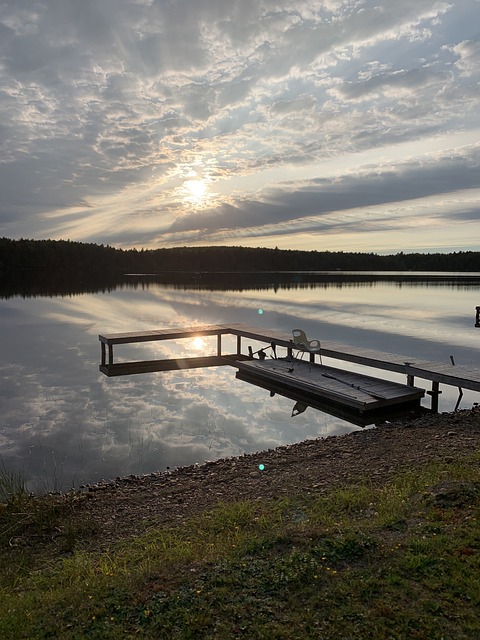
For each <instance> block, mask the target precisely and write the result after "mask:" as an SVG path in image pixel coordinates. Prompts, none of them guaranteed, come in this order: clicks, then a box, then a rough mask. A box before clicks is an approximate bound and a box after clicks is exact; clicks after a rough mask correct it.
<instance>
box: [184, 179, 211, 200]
mask: <svg viewBox="0 0 480 640" xmlns="http://www.w3.org/2000/svg"><path fill="white" fill-rule="evenodd" d="M184 186H185V189H186V192H187V198H188V199H189V200H191V201H193V202H201V201H202V199H203V197H204V196H205V193H206V191H207V185H206V184H205V182H204V181H203V180H187V182H185V184H184Z"/></svg>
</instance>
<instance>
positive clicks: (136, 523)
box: [75, 407, 480, 546]
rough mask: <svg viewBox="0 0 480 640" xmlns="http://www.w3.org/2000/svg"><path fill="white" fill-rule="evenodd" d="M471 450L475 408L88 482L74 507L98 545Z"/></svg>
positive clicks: (381, 477) (479, 413) (479, 429)
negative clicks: (239, 504)
mask: <svg viewBox="0 0 480 640" xmlns="http://www.w3.org/2000/svg"><path fill="white" fill-rule="evenodd" d="M476 451H480V407H474V408H473V409H471V410H463V411H458V412H455V413H443V414H428V415H425V416H423V417H421V418H418V419H416V420H411V421H406V422H395V423H382V424H380V425H378V426H376V427H374V428H371V429H367V430H363V431H354V432H351V433H349V434H346V435H342V436H330V437H328V438H319V439H316V440H306V441H304V442H301V443H298V444H292V445H287V446H281V447H278V448H277V449H274V450H269V451H263V452H260V453H255V454H248V455H244V456H240V457H238V458H228V459H221V460H217V461H215V462H208V463H205V464H202V465H192V466H188V467H181V468H178V469H175V470H174V471H168V472H162V473H152V474H149V475H146V476H140V477H138V476H128V477H125V478H117V479H116V480H114V481H111V482H108V483H103V484H100V485H95V486H93V487H90V488H89V489H88V491H87V492H86V493H83V494H82V495H80V496H79V500H78V501H76V507H75V510H76V511H77V515H81V516H82V517H85V518H87V517H88V519H89V521H90V522H92V524H93V525H94V526H93V528H94V530H95V531H96V534H95V536H94V537H95V539H96V541H97V543H98V544H100V541H101V544H100V546H104V545H108V544H110V543H112V542H115V541H117V540H121V539H124V538H128V537H130V536H134V535H137V534H140V533H144V532H145V531H147V530H148V529H150V528H155V527H159V526H161V525H162V524H167V523H168V524H172V523H181V522H182V521H183V520H184V519H186V518H188V517H190V516H192V515H195V514H198V513H201V512H202V511H205V510H206V509H209V508H212V507H214V506H215V505H216V504H217V503H218V502H231V501H237V500H242V499H248V500H265V499H271V498H280V497H282V496H290V497H291V496H295V495H305V494H320V493H322V492H325V491H327V490H328V489H330V488H332V487H334V486H339V485H344V484H347V483H350V482H355V481H359V480H361V479H368V480H369V481H371V482H374V483H383V482H384V481H385V480H387V479H388V478H389V477H390V476H392V475H393V474H395V473H396V472H397V471H399V470H401V469H407V468H415V467H416V466H418V465H423V464H424V463H426V462H429V461H443V462H446V463H449V462H453V461H455V460H458V459H460V458H462V457H464V456H466V455H469V454H472V453H475V452H476ZM260 467H261V468H260ZM92 542H93V540H92Z"/></svg>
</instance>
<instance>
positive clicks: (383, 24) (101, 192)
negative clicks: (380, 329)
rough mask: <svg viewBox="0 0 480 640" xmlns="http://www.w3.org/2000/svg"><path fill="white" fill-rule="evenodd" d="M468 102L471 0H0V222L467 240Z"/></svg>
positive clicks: (52, 228) (46, 231) (472, 55)
mask: <svg viewBox="0 0 480 640" xmlns="http://www.w3.org/2000/svg"><path fill="white" fill-rule="evenodd" d="M479 114H480V1H479V0H459V1H458V2H456V1H450V2H449V1H435V0H318V1H317V0H295V2H291V0H290V2H286V1H285V0H101V2H100V1H98V0H81V1H80V0H36V1H35V2H32V0H2V1H1V2H0V236H7V237H9V238H22V237H23V238H34V239H44V238H51V239H70V240H74V241H82V242H94V243H98V244H109V245H111V246H115V247H123V248H131V247H137V248H141V247H143V248H145V249H154V248H161V247H173V246H194V245H202V246H205V245H235V246H254V247H279V248H280V249H305V250H312V249H316V250H318V251H325V250H329V251H362V252H365V251H368V252H375V253H397V252H399V251H405V252H412V251H420V252H429V253H431V252H437V251H440V252H449V251H461V250H475V251H478V250H480V223H479V218H480V166H479V165H480V119H479Z"/></svg>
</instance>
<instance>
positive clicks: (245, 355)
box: [99, 324, 480, 411]
mask: <svg viewBox="0 0 480 640" xmlns="http://www.w3.org/2000/svg"><path fill="white" fill-rule="evenodd" d="M197 336H216V343H217V344H216V355H211V356H201V357H186V358H171V359H163V360H147V361H141V362H134V361H130V362H115V360H114V346H115V345H125V344H132V343H145V342H152V341H162V340H168V341H170V340H181V339H188V338H194V337H197ZM224 336H235V337H236V351H235V352H234V353H228V354H226V353H224V352H223V351H224V345H223V344H222V338H223V337H224ZM314 337H318V336H314ZM99 340H100V342H101V364H100V371H102V372H103V373H104V374H105V375H107V376H119V375H132V374H138V373H150V372H155V371H172V370H179V369H187V368H194V367H211V366H221V365H231V366H234V367H236V368H237V369H238V370H239V374H238V375H237V377H239V378H241V379H246V378H250V379H251V380H253V379H255V380H256V381H257V382H260V383H261V385H264V384H266V382H268V383H270V384H271V385H273V384H275V386H276V388H277V390H278V389H280V388H284V389H286V387H288V388H289V392H290V393H293V392H296V393H300V394H302V393H303V394H307V395H308V396H309V398H310V399H311V400H312V401H313V400H314V399H315V397H316V398H317V399H321V400H322V401H323V400H326V401H328V402H333V403H336V404H338V405H343V406H345V407H347V406H348V407H350V408H355V410H356V411H368V410H374V409H378V407H379V406H380V405H381V406H383V407H386V406H389V405H401V404H405V405H410V404H412V403H417V404H419V403H420V398H421V395H423V394H424V390H423V389H418V388H416V387H414V381H415V378H421V379H422V380H429V381H431V382H432V389H431V390H430V391H427V393H428V394H429V395H431V396H432V410H433V411H437V410H438V395H439V394H440V393H441V391H440V389H439V385H440V383H442V384H446V385H451V386H454V387H459V388H463V389H470V390H472V391H477V392H480V369H477V368H475V367H464V366H455V365H454V364H452V363H440V362H430V361H423V360H417V359H415V358H414V357H411V356H402V355H398V354H392V353H385V352H381V351H376V350H372V349H364V348H361V347H354V346H351V345H346V344H342V343H339V342H328V341H325V342H324V341H322V342H321V346H322V351H321V355H322V356H323V357H328V358H332V359H335V360H339V361H341V362H351V363H356V364H360V365H363V366H367V367H373V368H375V369H379V370H384V371H392V372H396V373H401V374H403V375H405V376H406V382H407V384H406V385H401V384H398V383H390V382H387V381H385V380H381V379H380V378H372V377H371V376H366V375H363V374H352V373H351V372H347V371H344V370H341V369H332V371H331V372H330V373H328V367H327V368H325V367H322V371H320V369H319V366H320V365H318V364H317V363H316V361H315V357H316V356H315V355H314V354H312V353H309V354H308V357H309V361H310V362H309V361H308V360H307V361H306V362H303V361H302V360H300V359H299V358H293V356H294V353H297V355H300V354H299V353H298V350H297V349H296V348H295V347H294V345H293V343H292V340H291V335H289V334H285V333H284V332H276V331H265V330H261V329H258V328H254V327H249V326H247V325H243V324H228V325H226V324H221V325H207V326H194V327H188V328H178V329H177V328H173V329H172V328H166V329H156V330H152V331H140V332H125V333H112V334H105V335H100V336H99ZM245 341H246V342H247V343H248V352H245V351H246V350H245V349H244V347H243V345H244V343H245ZM251 341H254V342H255V343H257V344H256V345H255V346H253V347H252V345H251ZM258 343H260V344H261V347H260V349H264V354H265V357H264V359H258V357H257V358H253V359H252V357H251V355H252V352H254V353H258V351H259V347H258ZM277 348H279V349H278V351H277ZM282 349H283V350H285V354H284V355H285V356H286V358H287V359H293V364H294V366H293V370H294V372H295V375H291V374H292V373H293V371H288V368H291V367H287V370H286V371H285V370H283V369H282V367H284V366H285V364H284V363H283V360H282V354H281V353H280V350H282ZM107 352H108V356H107ZM259 355H260V356H261V355H262V353H260V354H259ZM303 355H304V354H302V356H303ZM285 362H288V360H285ZM332 372H333V373H332ZM287 374H288V375H287ZM285 376H286V378H285ZM328 376H330V378H329V377H328ZM352 376H353V377H352ZM354 376H359V377H358V378H355V377H354ZM349 380H350V382H349ZM372 381H374V382H372ZM355 386H356V389H355ZM363 391H365V392H368V393H369V394H370V400H365V401H364V399H362V398H363V396H362V395H361V393H360V392H363ZM420 391H421V392H422V394H421V395H419V393H420ZM384 396H385V397H384ZM372 398H373V399H374V400H372ZM367 405H368V406H369V409H362V408H361V407H366V406H367Z"/></svg>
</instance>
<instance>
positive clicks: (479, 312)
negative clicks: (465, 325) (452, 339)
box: [475, 307, 480, 327]
mask: <svg viewBox="0 0 480 640" xmlns="http://www.w3.org/2000/svg"><path fill="white" fill-rule="evenodd" d="M475 326H476V327H480V307H477V314H476V316H475Z"/></svg>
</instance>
